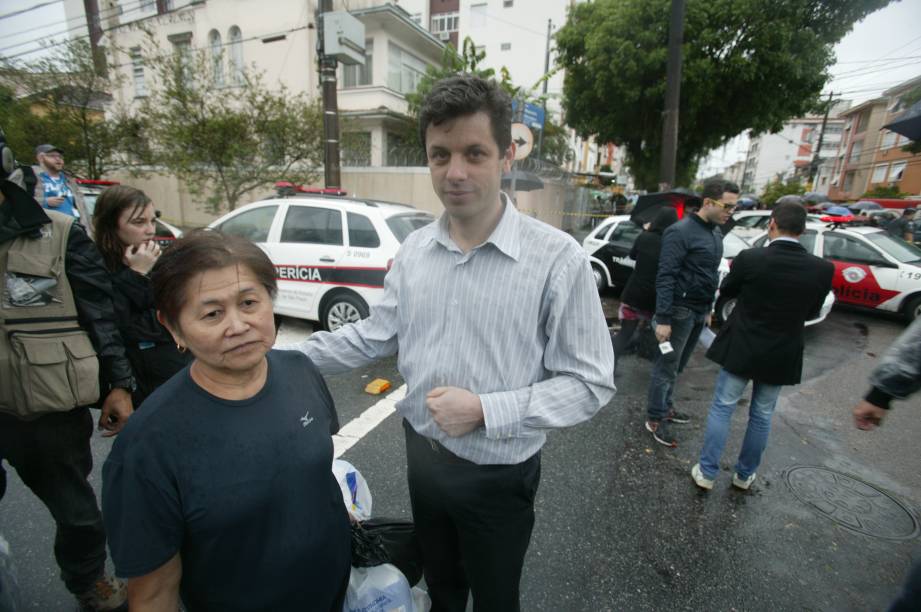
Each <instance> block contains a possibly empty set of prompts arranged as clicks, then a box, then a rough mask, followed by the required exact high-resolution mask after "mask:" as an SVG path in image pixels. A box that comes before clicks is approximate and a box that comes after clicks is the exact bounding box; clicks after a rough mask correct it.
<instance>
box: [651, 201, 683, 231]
mask: <svg viewBox="0 0 921 612" xmlns="http://www.w3.org/2000/svg"><path fill="white" fill-rule="evenodd" d="M677 222H678V211H677V210H675V209H674V208H672V207H671V206H666V207H664V208H661V209H660V210H659V212H658V213H656V216H655V218H654V219H653V220H652V223H650V224H649V231H650V232H658V233H660V234H661V233H662V232H664V231H665V228H667V227H668V226H669V225H672V224H674V223H677Z"/></svg>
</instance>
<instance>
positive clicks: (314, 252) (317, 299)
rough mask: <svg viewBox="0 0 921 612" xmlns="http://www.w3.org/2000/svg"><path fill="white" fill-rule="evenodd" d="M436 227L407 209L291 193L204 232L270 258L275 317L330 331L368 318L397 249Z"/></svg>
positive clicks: (227, 218) (233, 214)
mask: <svg viewBox="0 0 921 612" xmlns="http://www.w3.org/2000/svg"><path fill="white" fill-rule="evenodd" d="M282 193H284V192H282ZM289 193H290V192H289ZM433 220H434V216H433V215H431V214H429V213H427V212H423V211H419V210H416V209H415V208H413V207H412V206H407V205H405V204H393V203H387V202H379V201H375V200H370V199H361V198H349V197H337V196H329V195H323V194H315V195H301V194H300V193H297V192H295V195H294V196H293V197H282V198H272V199H268V200H263V201H259V202H254V203H252V204H248V205H246V206H243V207H241V208H239V209H237V210H235V211H233V212H231V213H228V214H226V215H224V216H223V217H221V218H220V219H218V220H216V221H214V222H213V223H211V224H210V225H209V226H208V227H209V228H211V229H215V230H218V231H220V232H223V233H225V234H232V235H235V236H242V237H244V238H248V239H249V240H252V241H253V242H255V243H256V244H257V245H259V246H260V247H261V248H262V249H263V250H264V251H265V252H266V253H267V254H268V256H269V259H271V260H272V263H273V264H274V266H275V274H276V279H277V281H278V297H277V298H276V299H275V312H276V313H277V314H281V315H287V316H291V317H297V318H301V319H309V320H311V321H319V322H320V323H321V324H322V325H323V327H324V328H325V329H328V330H334V329H337V328H339V327H341V326H342V325H345V324H346V323H352V322H355V321H358V320H360V319H363V318H365V317H367V316H368V313H369V310H370V307H371V306H373V305H374V304H375V303H377V302H378V301H380V299H381V298H382V297H383V294H384V276H385V275H386V274H387V271H388V270H389V269H390V266H391V264H392V263H393V258H394V256H395V255H396V253H397V250H398V249H399V247H400V244H401V243H402V242H403V240H404V239H405V238H406V237H407V236H408V235H409V234H410V233H411V232H412V231H414V230H416V229H418V228H420V227H423V226H424V225H427V224H429V223H431V222H432V221H433Z"/></svg>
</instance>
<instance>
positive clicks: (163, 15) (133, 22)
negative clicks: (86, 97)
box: [65, 0, 445, 166]
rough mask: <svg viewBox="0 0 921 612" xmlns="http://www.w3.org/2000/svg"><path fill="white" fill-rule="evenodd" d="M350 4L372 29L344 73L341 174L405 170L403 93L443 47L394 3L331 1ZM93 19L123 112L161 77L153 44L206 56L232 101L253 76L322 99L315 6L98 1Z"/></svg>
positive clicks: (296, 2) (231, 0)
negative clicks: (359, 60) (351, 169)
mask: <svg viewBox="0 0 921 612" xmlns="http://www.w3.org/2000/svg"><path fill="white" fill-rule="evenodd" d="M65 1H66V2H67V3H69V4H66V5H65V6H69V5H70V4H73V2H74V1H75V0H65ZM85 4H86V5H92V4H96V3H93V2H87V3H85ZM346 5H348V8H349V10H350V12H351V13H352V15H353V16H354V17H356V18H357V19H358V20H359V21H361V22H362V23H363V24H364V26H365V57H366V59H365V64H364V65H352V66H345V65H340V67H339V75H338V106H339V111H340V114H341V117H342V122H341V123H342V129H343V130H344V131H348V132H350V133H349V134H346V135H344V136H343V142H347V143H348V144H349V147H348V149H347V150H346V149H345V148H344V149H343V160H342V161H343V165H345V166H348V165H353V166H386V165H405V164H406V163H407V162H408V161H412V159H411V157H410V156H409V155H406V154H405V153H404V151H403V149H404V148H405V147H404V146H403V138H402V134H404V133H405V130H406V124H407V120H408V118H409V117H408V104H407V102H406V97H405V94H407V93H409V92H412V91H415V89H416V86H417V85H418V83H419V80H420V79H421V78H422V76H423V75H424V74H425V71H426V69H427V68H428V67H429V66H433V65H438V64H440V62H441V56H442V53H443V51H444V46H445V45H444V43H443V42H441V41H440V40H438V39H437V38H436V37H435V36H433V35H432V34H431V33H430V32H428V31H427V30H426V29H425V28H423V27H422V26H421V25H420V24H419V23H417V22H416V21H414V20H413V17H412V15H411V14H409V13H408V12H406V10H404V9H403V8H402V7H401V6H399V5H397V4H393V3H391V2H387V3H384V2H375V1H369V0H366V1H361V0H352V1H349V2H345V1H337V2H334V8H335V9H338V10H342V9H345V7H346ZM71 10H73V7H71ZM95 10H96V13H95V14H91V15H87V16H86V21H87V22H88V23H93V22H94V21H95V22H98V23H100V24H101V25H102V31H103V32H104V33H103V35H102V37H101V39H100V41H99V42H100V44H101V45H102V46H104V47H106V49H107V50H108V52H109V54H110V60H111V62H112V63H113V64H114V65H115V66H116V67H117V69H118V70H119V71H120V72H121V76H122V77H123V78H122V79H121V85H120V86H119V87H117V88H116V89H115V91H113V92H112V94H113V98H114V102H115V103H116V104H118V105H122V106H125V107H130V106H131V105H133V104H134V103H135V102H136V101H137V100H139V99H140V98H143V97H144V96H146V95H147V94H148V91H149V88H150V86H151V83H152V79H154V78H155V75H154V74H153V72H152V70H151V69H150V68H149V67H148V66H146V65H145V62H144V55H145V53H149V52H150V51H151V49H150V48H149V47H150V46H151V45H154V46H155V48H156V49H157V50H158V51H157V52H162V53H169V52H175V53H179V54H184V53H190V52H192V51H202V52H204V53H206V54H209V58H210V61H211V62H212V63H213V66H214V71H215V79H216V80H218V81H219V82H220V83H221V84H222V91H225V92H226V95H228V96H233V95H234V91H235V89H236V88H238V87H239V86H240V85H241V83H242V78H241V75H242V72H243V70H248V69H252V70H255V71H257V72H260V73H262V75H263V78H264V82H265V84H266V85H267V86H268V87H277V88H281V87H282V86H284V87H286V88H287V89H288V91H290V92H292V93H294V94H298V93H306V94H307V95H309V96H311V97H318V96H319V95H320V87H319V77H318V72H317V56H316V44H317V28H316V10H317V1H316V0H309V1H304V0H273V2H272V3H271V10H266V4H265V2H260V1H258V0H149V1H147V0H100V2H98V4H97V6H96V9H95ZM397 151H398V152H399V153H397Z"/></svg>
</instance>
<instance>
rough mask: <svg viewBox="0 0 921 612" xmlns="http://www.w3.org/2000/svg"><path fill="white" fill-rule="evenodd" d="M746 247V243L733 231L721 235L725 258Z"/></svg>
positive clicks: (736, 253)
mask: <svg viewBox="0 0 921 612" xmlns="http://www.w3.org/2000/svg"><path fill="white" fill-rule="evenodd" d="M747 248H748V243H747V242H745V240H744V239H742V238H740V237H739V236H736V235H735V234H733V233H729V234H726V235H725V236H724V237H723V257H725V258H726V259H732V258H733V257H735V256H736V255H738V254H739V253H741V252H742V251H744V250H745V249H747Z"/></svg>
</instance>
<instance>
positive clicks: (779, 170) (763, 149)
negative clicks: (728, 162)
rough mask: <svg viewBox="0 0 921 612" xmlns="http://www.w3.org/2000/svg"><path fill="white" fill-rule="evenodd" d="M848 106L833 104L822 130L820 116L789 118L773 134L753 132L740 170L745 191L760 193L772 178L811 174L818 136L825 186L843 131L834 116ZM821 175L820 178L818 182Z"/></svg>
mask: <svg viewBox="0 0 921 612" xmlns="http://www.w3.org/2000/svg"><path fill="white" fill-rule="evenodd" d="M848 106H850V103H849V102H841V103H838V104H836V105H835V107H834V108H833V109H832V111H831V112H830V113H829V118H828V120H827V121H826V123H825V129H824V132H823V130H822V122H823V117H822V116H809V117H802V118H798V119H791V120H790V121H788V122H786V123H785V124H784V125H783V128H782V129H781V130H780V131H779V132H777V133H775V134H762V135H760V136H752V137H751V139H750V141H749V145H748V153H747V155H746V159H745V164H744V171H743V174H742V188H743V190H744V191H746V192H751V193H755V194H759V193H762V192H763V191H764V188H765V186H766V185H767V184H768V183H770V182H771V181H773V180H775V179H781V180H787V179H790V178H793V177H794V176H800V177H803V179H804V180H803V182H804V183H805V182H808V181H809V180H811V179H812V178H813V176H812V175H811V174H812V173H811V170H810V168H811V166H812V163H813V160H814V159H815V153H816V149H817V148H818V145H819V139H820V137H821V140H822V145H821V149H820V150H819V155H818V162H819V168H822V167H825V168H826V175H825V189H826V190H827V189H828V171H827V168H828V166H829V164H832V163H833V160H834V158H835V155H836V154H837V151H838V145H839V143H840V142H841V135H842V133H843V131H844V121H843V120H841V119H837V118H835V117H836V116H837V115H838V113H840V112H843V111H844V110H845V109H847V108H848ZM821 178H822V177H821V176H820V177H819V179H820V180H819V181H816V182H817V183H820V182H821Z"/></svg>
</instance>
